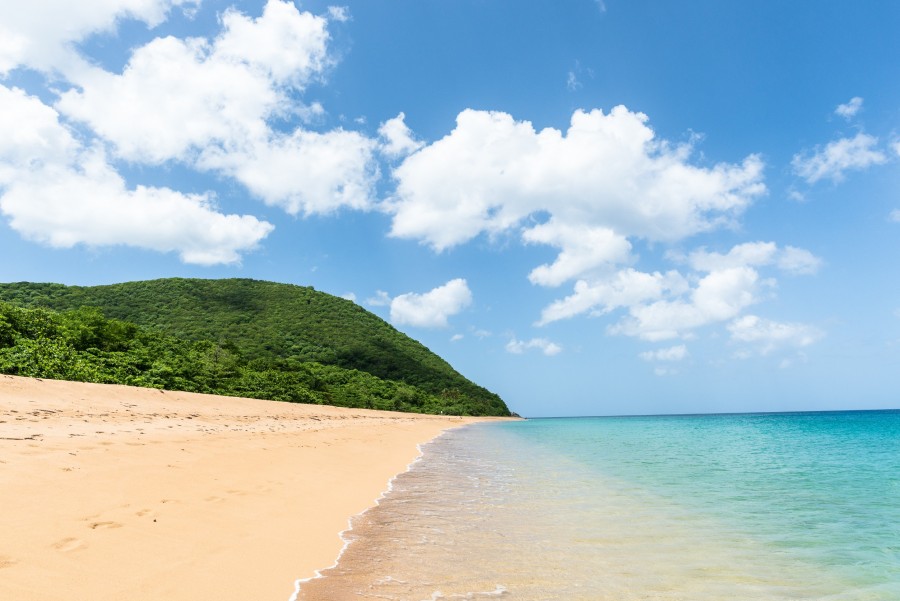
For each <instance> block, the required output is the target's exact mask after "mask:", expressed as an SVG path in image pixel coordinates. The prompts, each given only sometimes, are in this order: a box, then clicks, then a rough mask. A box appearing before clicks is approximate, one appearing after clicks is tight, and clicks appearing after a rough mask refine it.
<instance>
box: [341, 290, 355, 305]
mask: <svg viewBox="0 0 900 601" xmlns="http://www.w3.org/2000/svg"><path fill="white" fill-rule="evenodd" d="M341 298H343V299H346V300H348V301H353V302H354V303H355V302H356V294H354V293H352V292H345V293H344V294H342V295H341Z"/></svg>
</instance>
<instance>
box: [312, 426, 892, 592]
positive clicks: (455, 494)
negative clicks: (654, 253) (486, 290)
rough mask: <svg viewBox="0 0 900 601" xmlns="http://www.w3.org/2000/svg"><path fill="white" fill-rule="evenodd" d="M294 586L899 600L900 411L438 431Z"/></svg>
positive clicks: (344, 589) (332, 589)
mask: <svg viewBox="0 0 900 601" xmlns="http://www.w3.org/2000/svg"><path fill="white" fill-rule="evenodd" d="M348 539H349V540H350V543H349V545H348V547H347V549H346V552H345V553H344V555H343V556H342V557H341V559H340V561H339V564H338V566H337V567H336V568H335V569H333V570H329V571H326V572H325V573H324V577H323V578H320V579H317V580H314V581H311V582H309V583H307V584H306V585H304V587H302V589H301V595H300V597H299V598H300V599H306V600H315V599H332V600H335V599H338V600H339V599H361V598H362V599H365V598H373V599H374V598H377V599H397V600H416V601H418V600H433V599H477V598H494V597H500V598H504V599H521V600H528V601H531V600H534V601H537V600H545V599H567V600H604V599H610V600H613V599H615V600H617V601H630V600H638V599H641V600H648V599H654V600H684V601H688V600H690V601H713V600H716V601H719V600H726V599H767V600H788V599H828V600H833V601H838V600H840V601H850V600H853V601H864V600H865V601H881V600H885V601H887V600H891V601H894V600H897V599H900V412H891V411H873V412H835V413H794V414H758V415H706V416H671V417H628V418H577V419H540V420H528V421H524V422H508V423H494V424H479V425H476V426H471V427H467V428H462V429H459V430H454V431H451V432H448V433H446V434H445V435H444V436H442V437H441V438H439V439H438V440H437V441H435V442H434V443H432V444H430V445H428V446H427V447H426V448H425V450H424V455H423V457H422V459H421V460H420V461H419V462H417V463H416V464H415V465H414V466H413V467H412V469H411V470H410V471H409V472H408V473H406V474H403V475H401V476H399V477H398V478H397V479H396V480H395V481H394V483H393V487H392V491H391V492H390V493H389V494H388V495H387V497H386V498H385V499H384V500H383V501H382V502H381V504H380V505H378V507H376V508H374V509H372V510H370V511H368V512H366V513H365V514H363V515H361V516H359V517H358V518H357V519H356V520H355V521H354V525H353V530H352V531H351V532H350V533H349V535H348Z"/></svg>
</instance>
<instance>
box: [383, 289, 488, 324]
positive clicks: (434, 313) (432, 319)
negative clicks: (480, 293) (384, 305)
mask: <svg viewBox="0 0 900 601" xmlns="http://www.w3.org/2000/svg"><path fill="white" fill-rule="evenodd" d="M470 304H472V292H471V291H470V290H469V286H468V284H467V283H466V280H464V279H462V278H457V279H455V280H450V281H449V282H447V283H446V284H444V285H443V286H439V287H437V288H435V289H434V290H431V291H430V292H426V293H424V294H416V293H413V292H410V293H407V294H401V295H400V296H397V297H396V298H394V299H393V300H392V301H391V322H392V323H395V324H399V325H411V326H418V327H422V328H441V327H445V326H446V325H447V319H448V318H449V317H451V316H453V315H456V314H457V313H459V312H460V311H462V310H463V309H465V308H466V307H468V306H469V305H470Z"/></svg>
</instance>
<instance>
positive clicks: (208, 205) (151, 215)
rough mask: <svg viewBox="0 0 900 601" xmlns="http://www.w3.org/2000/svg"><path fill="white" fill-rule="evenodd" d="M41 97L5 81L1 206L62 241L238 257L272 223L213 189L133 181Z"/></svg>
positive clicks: (20, 222) (33, 233)
mask: <svg viewBox="0 0 900 601" xmlns="http://www.w3.org/2000/svg"><path fill="white" fill-rule="evenodd" d="M58 117H59V115H58V114H57V113H56V111H54V110H53V109H52V108H50V107H48V106H46V105H45V104H43V103H42V102H41V101H40V100H39V99H38V98H36V97H33V96H28V95H26V94H25V93H24V92H22V91H21V90H17V89H10V88H7V87H4V86H2V85H0V128H2V129H3V131H4V134H5V135H4V136H3V137H2V139H0V212H2V214H3V215H4V216H5V217H6V218H7V219H8V220H9V224H10V226H11V227H12V228H13V229H14V230H16V231H18V232H19V233H20V234H21V235H22V236H24V237H25V238H27V239H30V240H34V241H37V242H40V243H44V244H48V245H50V246H52V247H57V248H69V247H72V246H75V245H78V244H85V245H87V246H112V245H127V246H133V247H137V248H144V249H150V250H155V251H160V252H177V253H178V254H179V255H180V257H181V259H182V260H183V261H184V262H186V263H197V264H201V265H211V264H216V263H235V262H238V261H239V260H240V258H241V253H243V252H246V251H249V250H252V249H253V248H255V247H256V245H257V244H258V243H259V241H260V240H262V239H263V238H265V237H266V236H267V235H268V234H269V233H270V232H271V231H272V229H273V226H272V225H271V224H269V223H267V222H264V221H260V220H258V219H256V218H255V217H252V216H249V215H225V214H222V213H220V212H218V211H217V209H216V207H215V204H214V202H213V198H212V197H211V196H210V195H209V194H183V193H180V192H177V191H174V190H171V189H169V188H155V187H148V186H136V187H134V188H130V187H128V186H127V185H126V183H125V181H124V180H123V178H122V177H121V176H120V175H119V174H118V173H117V172H116V171H115V169H114V168H113V167H112V166H111V165H110V163H109V162H108V160H107V157H106V155H105V153H104V151H103V149H102V148H101V147H97V146H93V147H84V146H83V145H82V144H81V143H80V142H79V141H78V140H76V139H75V138H74V137H73V136H72V134H71V133H70V132H69V130H68V129H67V128H66V127H65V126H63V125H62V124H61V123H60V122H59V118H58Z"/></svg>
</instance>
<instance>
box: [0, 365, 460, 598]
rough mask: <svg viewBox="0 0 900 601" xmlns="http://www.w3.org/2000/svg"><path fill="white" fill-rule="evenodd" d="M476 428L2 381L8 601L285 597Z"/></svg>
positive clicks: (433, 419) (1, 536) (359, 412)
mask: <svg viewBox="0 0 900 601" xmlns="http://www.w3.org/2000/svg"><path fill="white" fill-rule="evenodd" d="M468 421H472V420H468V419H467V420H464V419H461V418H453V417H443V416H420V415H410V414H404V413H389V412H379V411H368V410H363V409H341V408H335V407H324V406H316V405H295V404H289V403H278V402H272V401H260V400H253V399H241V398H234V397H222V396H210V395H200V394H192V393H184V392H169V391H166V392H162V391H159V390H151V389H141V388H131V387H126V386H112V385H101V384H82V383H72V382H59V381H52V380H43V381H42V380H35V379H27V378H18V377H12V376H0V599H10V600H13V599H15V600H18V601H32V600H33V601H38V600H40V601H54V600H60V601H63V600H64V601H81V600H84V601H103V600H116V601H122V600H128V601H139V600H144V599H146V600H153V601H180V600H185V601H188V600H189V601H197V600H198V599H211V600H215V601H230V600H234V601H258V600H269V599H271V600H275V601H287V600H288V598H289V597H290V596H291V594H292V593H293V592H294V582H295V580H297V579H298V578H307V577H310V576H312V575H313V574H314V572H315V570H316V569H321V568H324V567H327V566H329V565H331V564H332V563H333V562H334V560H335V558H336V557H337V555H338V553H339V551H340V549H341V546H342V544H343V543H342V541H341V539H340V537H339V533H340V532H341V531H342V530H344V529H345V528H346V527H347V522H348V519H349V517H350V516H352V515H355V514H357V513H359V512H361V511H363V510H365V509H366V508H367V507H370V506H371V505H373V504H374V501H375V499H376V498H377V497H378V496H379V495H380V494H381V493H382V492H383V491H384V490H385V488H386V487H387V483H388V481H389V480H390V478H391V477H392V476H394V475H395V474H397V473H399V472H402V471H403V470H405V469H406V467H407V465H408V464H409V463H410V462H411V461H413V460H414V459H415V457H416V456H417V455H418V449H417V445H418V444H420V443H423V442H426V441H428V440H430V439H432V438H434V437H435V436H437V435H438V434H439V433H440V432H441V431H443V430H445V429H446V428H448V427H453V426H457V425H461V424H463V423H467V422H468Z"/></svg>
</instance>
